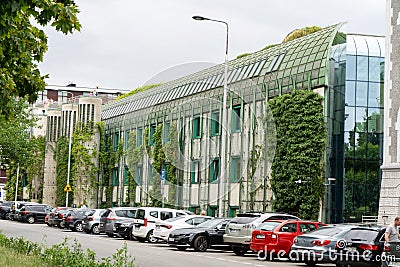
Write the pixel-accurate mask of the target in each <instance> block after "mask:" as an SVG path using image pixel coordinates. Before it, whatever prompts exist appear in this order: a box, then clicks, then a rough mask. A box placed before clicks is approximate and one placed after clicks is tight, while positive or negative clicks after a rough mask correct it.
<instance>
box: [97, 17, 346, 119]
mask: <svg viewBox="0 0 400 267" xmlns="http://www.w3.org/2000/svg"><path fill="white" fill-rule="evenodd" d="M342 25H343V24H337V25H333V26H330V27H327V28H324V29H322V30H320V31H317V32H315V33H312V34H309V35H307V36H304V37H301V38H297V39H295V40H292V41H289V42H286V43H282V44H279V45H276V46H273V47H270V48H268V49H264V50H261V51H258V52H255V53H252V54H250V55H248V56H245V57H241V58H239V59H235V60H231V61H229V63H228V66H229V71H228V83H229V84H231V83H235V82H238V81H243V80H246V79H253V78H255V77H262V79H263V82H264V83H266V87H267V89H268V90H276V89H278V88H280V89H281V88H289V87H290V86H293V85H294V86H296V88H298V89H302V88H307V87H310V86H311V87H318V86H324V85H326V83H327V75H326V73H327V61H328V56H329V53H330V52H329V50H330V47H331V44H332V42H333V40H334V37H335V35H336V33H337V31H338V30H339V29H340V27H341V26H342ZM223 81H224V64H220V65H216V66H213V67H211V68H208V69H205V70H202V71H199V72H196V73H194V74H190V75H187V76H185V77H182V78H179V79H176V80H173V81H170V82H167V83H164V84H162V85H160V86H157V87H154V88H151V89H149V90H147V91H145V92H140V93H137V94H135V95H132V96H129V97H126V98H124V99H121V100H119V101H114V102H111V103H108V104H106V105H104V106H103V112H102V118H103V119H109V118H112V117H115V116H119V115H122V114H125V113H129V112H133V111H136V110H140V109H143V108H146V107H150V106H155V105H158V104H160V103H164V102H168V101H172V100H174V99H178V98H182V97H187V96H190V95H193V94H197V93H200V92H204V91H207V90H211V89H213V88H217V87H221V86H222V85H223Z"/></svg>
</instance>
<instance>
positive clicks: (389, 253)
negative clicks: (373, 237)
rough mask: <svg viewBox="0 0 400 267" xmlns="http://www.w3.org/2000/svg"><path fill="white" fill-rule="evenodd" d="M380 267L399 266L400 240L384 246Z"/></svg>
mask: <svg viewBox="0 0 400 267" xmlns="http://www.w3.org/2000/svg"><path fill="white" fill-rule="evenodd" d="M381 261H382V267H397V266H400V240H399V241H392V242H390V243H389V244H387V245H385V249H384V252H383V254H382V256H381Z"/></svg>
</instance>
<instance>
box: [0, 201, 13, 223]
mask: <svg viewBox="0 0 400 267" xmlns="http://www.w3.org/2000/svg"><path fill="white" fill-rule="evenodd" d="M12 204H13V202H11V201H3V202H2V203H1V204H0V218H2V219H6V220H10V210H11V206H12Z"/></svg>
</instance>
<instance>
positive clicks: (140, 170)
mask: <svg viewBox="0 0 400 267" xmlns="http://www.w3.org/2000/svg"><path fill="white" fill-rule="evenodd" d="M135 180H136V183H137V184H138V185H142V184H143V166H142V165H136V179H135Z"/></svg>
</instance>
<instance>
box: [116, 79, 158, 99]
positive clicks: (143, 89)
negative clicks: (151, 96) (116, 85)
mask: <svg viewBox="0 0 400 267" xmlns="http://www.w3.org/2000/svg"><path fill="white" fill-rule="evenodd" d="M161 84H162V83H155V84H147V85H143V86H139V87H137V88H135V89H133V90H132V91H130V92H129V93H126V94H123V95H120V96H118V97H117V98H116V100H121V99H123V98H125V97H128V96H131V95H135V94H137V93H140V92H144V91H147V90H149V89H151V88H154V87H157V86H160V85H161Z"/></svg>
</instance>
